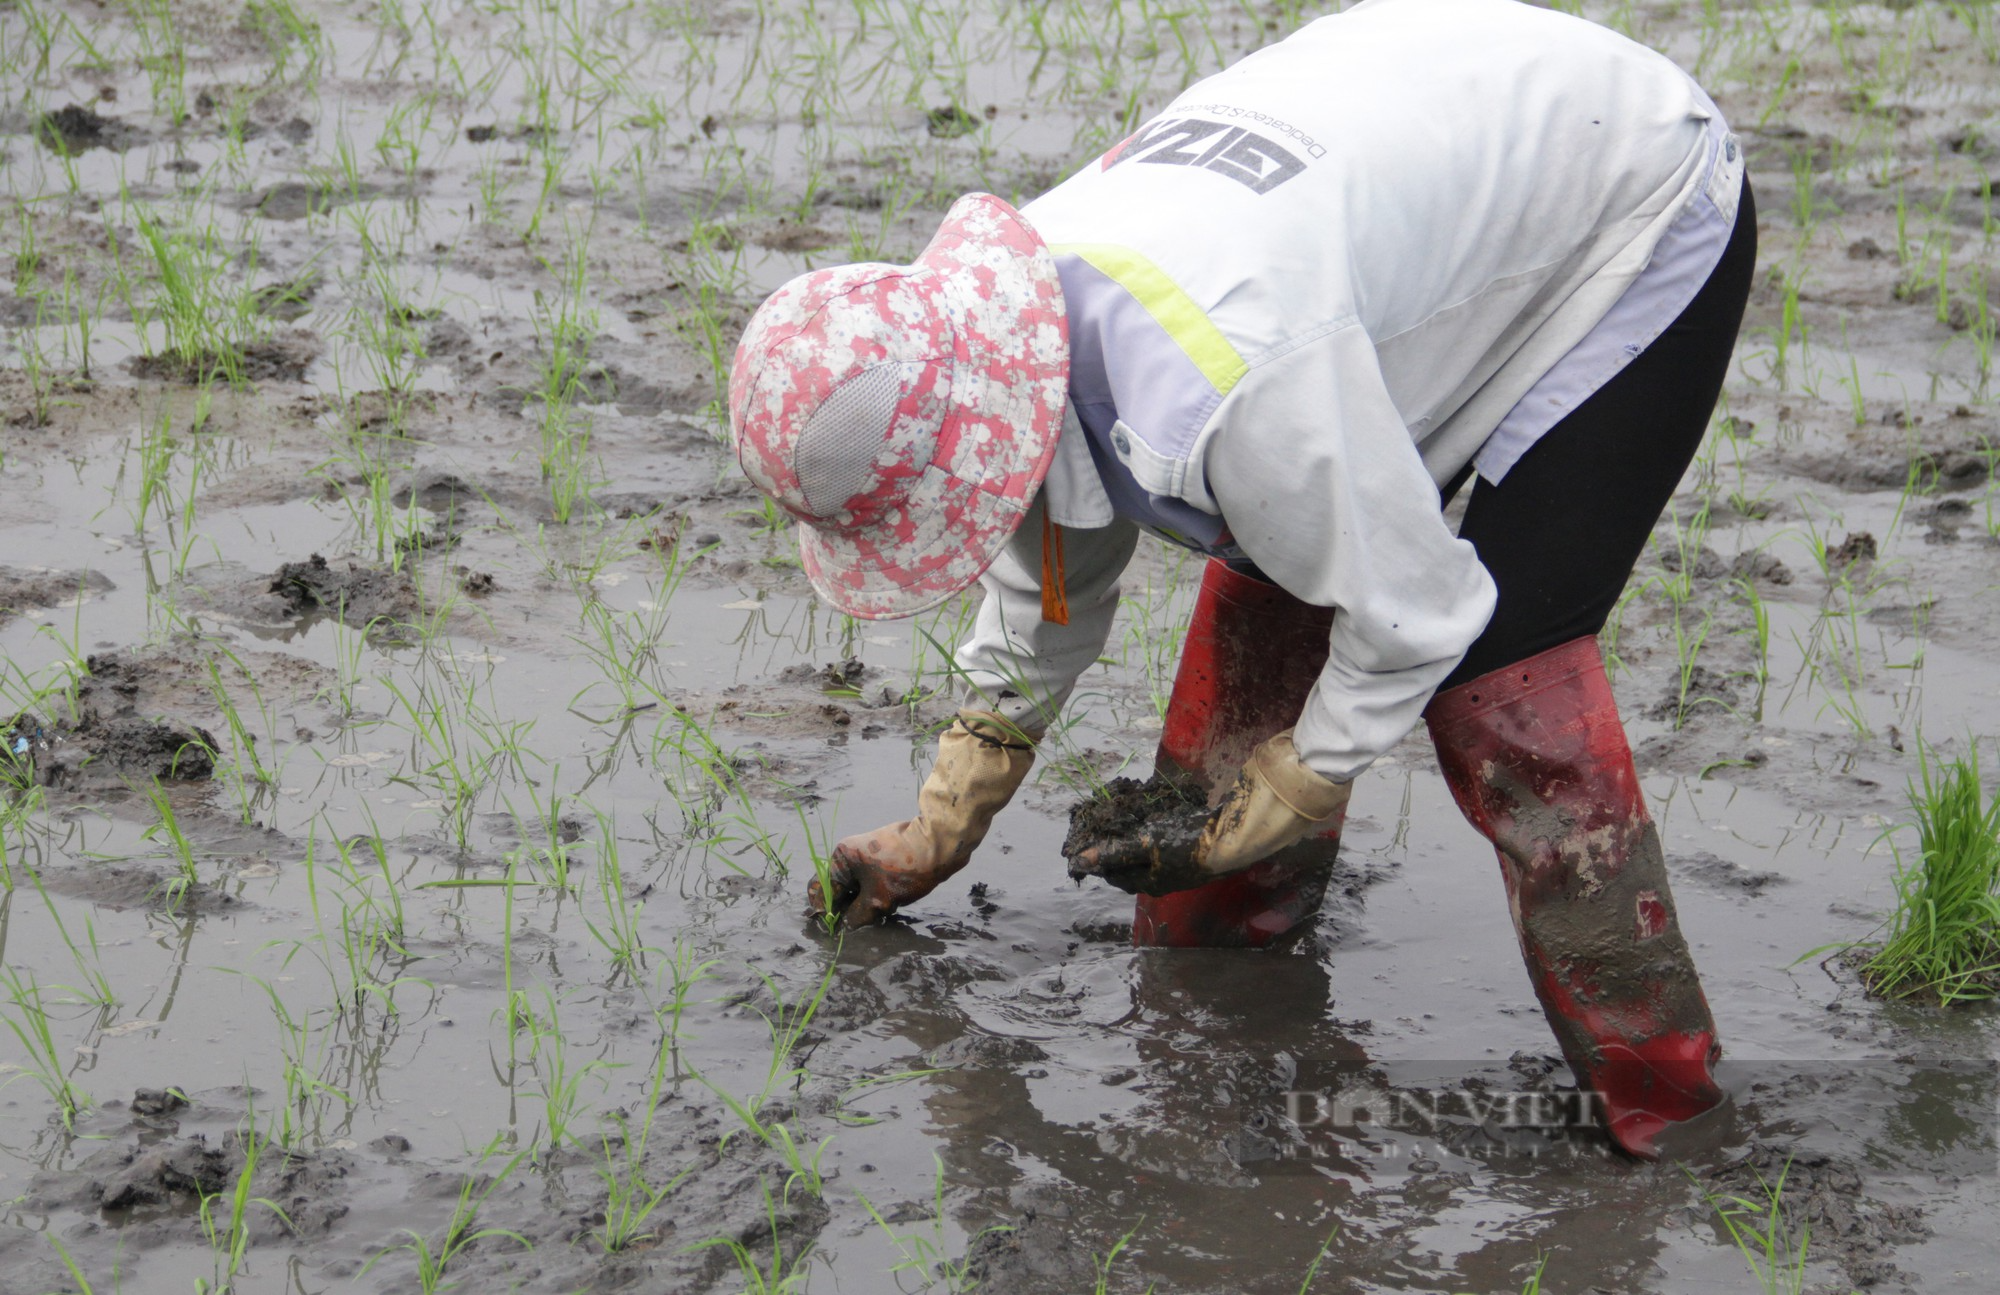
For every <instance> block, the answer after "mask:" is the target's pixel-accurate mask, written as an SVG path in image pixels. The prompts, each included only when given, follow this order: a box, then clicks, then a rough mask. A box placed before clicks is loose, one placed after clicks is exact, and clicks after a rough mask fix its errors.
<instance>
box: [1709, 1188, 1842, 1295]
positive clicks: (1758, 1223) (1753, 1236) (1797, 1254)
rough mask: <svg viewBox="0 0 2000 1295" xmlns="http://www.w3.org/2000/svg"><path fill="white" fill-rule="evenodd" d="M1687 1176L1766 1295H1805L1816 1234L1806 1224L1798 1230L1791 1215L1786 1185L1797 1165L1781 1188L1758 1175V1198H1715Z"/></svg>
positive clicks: (1714, 1193)
mask: <svg viewBox="0 0 2000 1295" xmlns="http://www.w3.org/2000/svg"><path fill="white" fill-rule="evenodd" d="M1681 1172H1682V1173H1684V1174H1686V1175H1687V1176H1688V1180H1689V1181H1690V1182H1692V1183H1694V1184H1695V1186H1696V1188H1697V1189H1698V1190H1700V1192H1701V1198H1702V1202H1703V1204H1705V1205H1707V1206H1708V1208H1709V1210H1710V1212H1711V1213H1712V1214H1713V1215H1714V1217H1715V1218H1716V1220H1717V1221H1718V1222H1720V1223H1721V1224H1722V1228H1723V1231H1724V1232H1725V1233H1726V1234H1727V1235H1728V1237H1729V1240H1730V1242H1731V1243H1732V1244H1734V1245H1735V1247H1736V1250H1737V1253H1738V1254H1740V1255H1742V1256H1743V1262H1744V1264H1746V1265H1747V1266H1748V1267H1749V1269H1750V1275H1751V1276H1752V1277H1753V1278H1754V1279H1755V1280H1756V1282H1757V1285H1758V1286H1759V1287H1760V1288H1761V1289H1762V1290H1764V1291H1765V1293H1766V1295H1801V1292H1803V1291H1804V1290H1805V1280H1806V1251H1807V1248H1808V1246H1809V1245H1810V1243H1811V1240H1812V1228H1811V1226H1810V1225H1809V1224H1807V1223H1805V1222H1803V1221H1801V1222H1800V1223H1798V1225H1797V1226H1796V1227H1794V1226H1793V1223H1792V1220H1791V1218H1790V1215H1789V1212H1788V1211H1787V1210H1786V1209H1785V1201H1784V1191H1785V1179H1786V1178H1787V1177H1788V1176H1790V1173H1791V1162H1790V1161H1789V1160H1788V1161H1786V1162H1785V1167H1784V1169H1782V1170H1780V1171H1779V1173H1778V1178H1777V1181H1776V1182H1767V1181H1766V1180H1765V1178H1764V1175H1763V1174H1761V1173H1757V1172H1756V1170H1755V1169H1753V1170H1752V1171H1751V1172H1752V1173H1753V1174H1756V1178H1757V1186H1758V1193H1759V1194H1758V1195H1757V1196H1756V1197H1747V1196H1738V1195H1735V1194H1733V1193H1731V1194H1721V1193H1716V1192H1712V1191H1709V1190H1708V1189H1706V1188H1704V1187H1702V1186H1701V1180H1700V1179H1698V1178H1696V1177H1695V1176H1694V1173H1693V1171H1692V1170H1690V1169H1688V1168H1687V1167H1686V1166H1685V1165H1683V1166H1682V1167H1681Z"/></svg>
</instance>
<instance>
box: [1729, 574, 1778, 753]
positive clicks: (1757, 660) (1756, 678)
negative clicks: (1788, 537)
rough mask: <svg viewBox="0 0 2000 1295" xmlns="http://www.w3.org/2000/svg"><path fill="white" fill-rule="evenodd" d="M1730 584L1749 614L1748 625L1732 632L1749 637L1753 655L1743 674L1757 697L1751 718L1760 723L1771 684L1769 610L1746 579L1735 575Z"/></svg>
mask: <svg viewBox="0 0 2000 1295" xmlns="http://www.w3.org/2000/svg"><path fill="white" fill-rule="evenodd" d="M1730 584H1731V586H1732V587H1733V588H1734V589H1735V590H1736V596H1737V600H1738V601H1739V602H1740V603H1741V604H1742V605H1743V607H1744V608H1745V610H1747V611H1748V612H1749V614H1750V620H1749V623H1748V624H1746V625H1741V626H1738V627H1737V628H1736V629H1735V630H1734V631H1732V632H1733V633H1736V634H1741V635H1743V636H1744V637H1745V638H1748V639H1749V640H1750V646H1751V649H1752V651H1753V652H1754V653H1755V656H1754V657H1753V659H1752V661H1751V665H1750V669H1749V670H1748V671H1745V672H1744V674H1745V676H1746V677H1747V678H1748V679H1749V680H1750V681H1751V682H1752V683H1754V684H1755V685H1756V686H1757V695H1756V697H1755V698H1754V699H1753V700H1752V702H1751V704H1750V717H1751V719H1753V720H1755V721H1757V722H1758V723H1760V724H1761V723H1762V722H1763V721H1764V693H1765V690H1766V689H1767V688H1769V687H1770V683H1771V609H1770V608H1769V607H1767V606H1765V605H1764V599H1763V597H1762V595H1760V594H1759V593H1758V592H1757V586H1756V585H1755V584H1753V583H1751V582H1750V581H1749V580H1747V579H1744V578H1743V577H1741V576H1738V577H1736V578H1735V579H1734V580H1732V581H1731V582H1730Z"/></svg>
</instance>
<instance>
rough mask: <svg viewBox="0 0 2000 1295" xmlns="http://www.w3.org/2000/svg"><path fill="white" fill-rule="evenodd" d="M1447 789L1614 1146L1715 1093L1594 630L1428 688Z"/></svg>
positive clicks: (1694, 995) (1694, 988)
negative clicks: (1494, 857) (1495, 866)
mask: <svg viewBox="0 0 2000 1295" xmlns="http://www.w3.org/2000/svg"><path fill="white" fill-rule="evenodd" d="M1424 717H1425V719H1427V720H1428V721H1429V723H1430V731H1431V738H1432V740H1433V741H1434V742H1435V743H1436V744H1437V753H1438V763H1439V764H1440V765H1441V766H1442V767H1443V769H1444V775H1445V779H1446V781H1447V782H1449V783H1450V785H1451V791H1452V795H1453V797H1454V798H1455V799H1456V800H1457V801H1458V807H1459V808H1460V809H1461V810H1463V811H1464V812H1465V817H1466V818H1467V819H1468V820H1470V821H1471V823H1472V825H1473V826H1474V827H1476V828H1478V829H1479V831H1480V832H1481V833H1483V834H1484V835H1485V836H1486V837H1487V838H1488V839H1490V840H1491V841H1492V842H1493V844H1494V846H1495V847H1496V848H1497V849H1498V851H1499V855H1500V869H1501V872H1502V874H1503V875H1504V876H1505V878H1506V882H1507V899H1508V904H1509V906H1510V907H1511V909H1512V910H1513V917H1514V928H1515V930H1516V932H1517V933H1518V934H1519V935H1520V938H1521V953H1522V956H1523V957H1524V958H1525V959H1526V960H1527V964H1528V974H1529V976H1530V977H1531V978H1532V979H1533V981H1534V984H1535V993H1536V995H1537V996H1538V997H1539V998H1540V999H1541V1003H1542V1010H1543V1011H1544V1012H1546V1013H1547V1014H1548V1018H1549V1024H1550V1025H1551V1026H1552V1027H1554V1029H1555V1034H1556V1039H1557V1041H1558V1042H1559V1043H1561V1045H1562V1050H1563V1055H1564V1057H1566V1058H1567V1059H1568V1060H1569V1064H1570V1069H1572V1070H1574V1071H1575V1072H1576V1077H1577V1082H1578V1083H1579V1084H1580V1085H1582V1086H1583V1087H1585V1088H1588V1089H1593V1090H1595V1091H1596V1093H1597V1094H1598V1100H1599V1102H1600V1103H1601V1104H1602V1113H1603V1117H1604V1121H1605V1124H1606V1126H1607V1127H1608V1129H1609V1131H1610V1133H1611V1137H1612V1139H1613V1141H1615V1142H1616V1143H1617V1144H1618V1145H1619V1146H1620V1147H1622V1148H1623V1149H1624V1150H1626V1151H1627V1152H1630V1153H1631V1154H1632V1155H1635V1156H1640V1157H1643V1158H1646V1159H1652V1158H1654V1157H1656V1156H1657V1155H1658V1154H1659V1152H1658V1150H1657V1148H1656V1147H1655V1146H1654V1142H1653V1140H1654V1138H1655V1137H1656V1136H1657V1135H1658V1134H1659V1133H1660V1131H1661V1130H1662V1129H1664V1128H1665V1127H1667V1126H1668V1125H1670V1124H1676V1123H1679V1122H1680V1121H1683V1120H1687V1119H1691V1118H1693V1117H1694V1116H1696V1115H1699V1114H1701V1113H1702V1112H1703V1111H1706V1110H1708V1109H1709V1108H1710V1107H1712V1106H1714V1105H1716V1104H1717V1103H1718V1102H1720V1101H1721V1100H1722V1094H1721V1091H1720V1089H1718V1088H1717V1086H1716V1083H1715V1079H1714V1075H1713V1069H1712V1068H1713V1064H1714V1062H1715V1061H1716V1059H1717V1058H1718V1057H1719V1056H1720V1055H1721V1048H1720V1046H1719V1045H1718V1044H1717V1042H1716V1038H1715V1021H1714V1019H1713V1018H1712V1017H1711V1016H1710V1015H1709V1010H1708V1000H1707V999H1706V998H1705V997H1703V995H1702V990H1701V981H1700V979H1699V977H1698V976H1697V975H1696V973H1695V967H1694V959H1693V957H1692V955H1690V953H1689V952H1688V946H1687V941H1686V940H1685V939H1683V938H1682V936H1681V931H1680V924H1679V922H1678V921H1677V920H1676V918H1675V916H1674V901H1673V896H1672V894H1671V893H1670V892H1669V890H1668V888H1667V870H1666V863H1665V860H1664V858H1663V857H1662V855H1661V852H1660V837H1659V833H1658V832H1657V831H1656V830H1655V829H1654V826H1653V822H1652V818H1651V816H1650V815H1649V814H1648V813H1647V812H1646V802H1645V796H1644V793H1643V792H1642V791H1641V789H1640V787H1639V775H1638V772H1637V770H1635V769H1634V768H1633V766H1632V749H1631V746H1630V744H1629V743H1628V742H1627V740H1626V736H1625V727H1624V725H1623V724H1622V723H1621V722H1620V721H1619V718H1618V708H1617V704H1616V703H1615V702H1614V701H1613V700H1612V696H1611V684H1610V681H1609V680H1608V679H1606V678H1605V675H1604V662H1603V658H1602V657H1601V656H1600V655H1599V654H1598V650H1597V640H1596V639H1594V638H1582V639H1577V640H1575V641H1574V642H1571V643H1566V644H1564V645H1562V646H1561V647H1557V648H1551V649H1550V650H1549V651H1547V652H1543V653H1540V654H1538V655H1536V656H1532V657H1529V658H1528V659H1527V660H1525V661H1520V662H1516V663H1515V664H1514V665H1511V666H1508V667H1506V668H1504V669H1501V670H1495V671H1493V672H1492V673H1490V674H1486V675H1483V676H1481V677H1480V678H1478V679H1475V680H1473V681H1472V682H1470V683H1467V684H1461V685H1460V686H1458V687H1456V688H1453V689H1451V690H1450V691H1448V692H1443V693H1440V694H1438V695H1437V697H1435V698H1434V699H1432V701H1431V704H1430V707H1429V709H1428V710H1426V711H1425V713H1424Z"/></svg>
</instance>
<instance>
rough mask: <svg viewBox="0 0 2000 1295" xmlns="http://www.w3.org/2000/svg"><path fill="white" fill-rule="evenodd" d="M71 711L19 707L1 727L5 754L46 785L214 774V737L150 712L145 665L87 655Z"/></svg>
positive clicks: (104, 785) (69, 787) (79, 787)
mask: <svg viewBox="0 0 2000 1295" xmlns="http://www.w3.org/2000/svg"><path fill="white" fill-rule="evenodd" d="M85 667H86V669H87V671H88V673H87V674H86V675H85V676H84V677H83V679H82V680H81V681H80V682H79V683H78V684H77V690H76V700H75V706H74V710H73V713H72V715H71V716H67V717H64V716H57V717H49V716H42V715H35V714H32V713H27V712H24V713H22V714H20V715H18V716H16V717H15V718H14V719H13V720H12V721H10V722H9V723H8V724H7V726H6V727H5V728H4V729H0V740H4V742H5V754H6V755H7V757H9V758H11V759H12V760H14V761H16V762H17V763H19V764H23V765H25V766H26V767H27V769H28V772H29V776H31V777H32V778H33V780H34V781H35V782H37V783H40V784H41V785H43V786H45V787H51V788H58V789H61V790H65V791H96V790H109V789H112V788H117V787H123V786H126V785H129V784H132V783H147V782H153V781H159V782H198V781H202V780H205V779H207V778H210V777H213V776H214V774H215V753H216V752H218V751H220V750H221V749H222V747H221V744H219V743H218V742H217V741H216V740H215V735H214V734H213V733H210V732H209V731H208V730H207V729H205V728H202V727H200V726H199V725H195V724H189V723H185V722H183V721H181V720H178V719H175V718H172V717H167V716H162V715H158V714H153V713H150V711H149V709H147V708H146V707H147V705H148V704H149V703H150V701H151V699H150V698H149V697H147V696H146V694H145V690H144V678H145V675H146V673H147V672H146V670H145V668H144V666H143V665H140V664H135V663H132V662H129V661H127V660H125V659H124V658H123V657H121V656H120V655H119V654H117V653H105V654H103V655H100V656H93V657H90V658H89V659H88V660H87V661H86V662H85Z"/></svg>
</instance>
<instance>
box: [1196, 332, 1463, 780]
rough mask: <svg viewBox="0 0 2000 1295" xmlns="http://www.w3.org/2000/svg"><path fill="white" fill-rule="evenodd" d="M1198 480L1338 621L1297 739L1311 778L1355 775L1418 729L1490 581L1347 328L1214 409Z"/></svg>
mask: <svg viewBox="0 0 2000 1295" xmlns="http://www.w3.org/2000/svg"><path fill="white" fill-rule="evenodd" d="M1212 425H1213V427H1214V429H1215V430H1214V431H1213V432H1212V433H1211V435H1210V440H1209V443H1208V446H1207V448H1206V450H1205V452H1204V458H1203V466H1204V468H1205V470H1206V472H1207V475H1208V484H1209V489H1210V492H1211V493H1212V494H1213V496H1214V498H1215V501H1216V503H1217V505H1218V506H1219V507H1220V509H1221V511H1222V515H1223V517H1224V518H1225V519H1226V520H1227V521H1228V524H1229V529H1230V532H1231V534H1232V535H1233V536H1234V537H1235V539H1236V542H1237V543H1238V544H1239V545H1241V546H1242V548H1243V550H1244V552H1246V553H1247V554H1248V555H1249V556H1250V558H1251V560H1252V561H1254V562H1255V563H1256V564H1257V565H1258V566H1259V567H1260V568H1262V570H1263V571H1264V572H1265V574H1267V575H1269V576H1270V577H1271V579H1273V580H1275V581H1276V582H1277V583H1278V584H1279V585H1281V586H1283V587H1284V588H1285V589H1286V590H1288V591H1289V592H1291V593H1292V594H1294V595H1295V596H1297V597H1299V598H1301V599H1303V600H1304V601H1306V602H1309V603H1313V604H1316V605H1318V606H1323V607H1325V606H1330V607H1334V608H1337V609H1338V611H1337V614H1336V615H1335V616H1334V620H1333V631H1332V641H1331V643H1330V645H1329V652H1328V654H1327V661H1326V668H1325V669H1324V670H1323V671H1322V672H1321V673H1320V677H1319V681H1318V682H1317V683H1316V684H1315V685H1314V686H1313V690H1312V694H1311V696H1310V697H1309V698H1308V699H1307V701H1306V705H1305V710H1304V712H1303V713H1302V714H1301V715H1300V716H1299V720H1298V725H1297V728H1296V730H1295V731H1294V733H1293V741H1294V742H1295V743H1296V744H1297V746H1298V749H1299V754H1300V756H1301V757H1302V758H1303V759H1304V760H1305V762H1306V764H1307V765H1308V767H1310V768H1312V769H1313V770H1314V771H1315V772H1317V773H1320V774H1322V775H1324V776H1326V777H1328V778H1332V779H1335V780H1336V781H1343V782H1344V781H1347V780H1349V779H1352V778H1353V777H1354V776H1355V775H1356V774H1359V773H1360V772H1361V771H1362V770H1363V769H1365V768H1367V767H1368V765H1369V764H1370V763H1371V762H1373V761H1374V760H1375V759H1376V758H1377V757H1378V756H1380V755H1382V754H1383V753H1384V752H1386V751H1388V750H1389V748H1391V747H1392V746H1394V745H1395V744H1396V743H1397V742H1399V741H1401V740H1402V738H1403V736H1404V734H1406V733H1408V732H1409V731H1410V729H1411V728H1413V727H1415V725H1416V722H1417V720H1418V718H1419V717H1420V716H1421V715H1422V714H1423V709H1424V706H1425V705H1426V703H1428V702H1429V700H1430V697H1431V694H1432V693H1433V692H1434V691H1436V689H1437V686H1438V684H1440V683H1442V682H1443V681H1444V678H1445V676H1446V675H1448V674H1450V673H1451V671H1452V668H1453V667H1454V666H1456V665H1457V664H1458V662H1459V660H1460V659H1461V658H1462V657H1463V656H1464V655H1465V651H1466V649H1467V648H1469V647H1471V646H1472V643H1473V640H1474V639H1476V638H1478V637H1479V634H1480V631H1482V630H1483V629H1485V628H1486V622H1487V620H1488V619H1489V618H1490V617H1491V616H1492V614H1493V606H1494V602H1495V597H1496V595H1495V591H1494V587H1493V580H1492V578H1491V577H1490V576H1488V575H1487V573H1486V569H1485V568H1484V567H1483V566H1481V565H1480V563H1479V559H1478V556H1477V555H1476V554H1475V552H1474V551H1473V547H1472V545H1471V544H1470V543H1468V542H1466V541H1464V540H1461V539H1459V538H1457V537H1456V536H1454V535H1453V534H1452V533H1451V528H1450V527H1449V526H1447V525H1446V524H1445V520H1444V516H1443V511H1442V509H1441V508H1440V507H1439V501H1438V490H1437V486H1436V484H1435V483H1434V482H1433V481H1432V480H1431V477H1430V474H1429V473H1428V472H1427V471H1426V470H1425V469H1424V465H1423V462H1422V460H1421V459H1420V458H1419V456H1418V454H1417V449H1416V445H1415V443H1414V442H1413V441H1412V440H1411V438H1410V433H1409V429H1408V427H1407V426H1406V425H1405V423H1404V421H1403V418H1402V415H1401V414H1400V413H1399V412H1398V411H1397V409H1396V407H1395V405H1394V403H1393V402H1392V401H1391V399H1390V397H1389V393H1388V390H1387V389H1386V387H1385V386H1384V385H1383V381H1382V375H1381V370H1380V368H1379V366H1378V365H1377V363H1376V359H1375V348H1374V344H1373V343H1372V341H1371V340H1370V339H1369V337H1368V335H1367V333H1366V332H1365V331H1364V330H1363V329H1362V328H1361V327H1360V326H1359V325H1349V326H1347V327H1345V328H1341V329H1339V330H1337V331H1335V332H1332V333H1330V334H1327V335H1324V336H1322V337H1319V338H1317V339H1314V340H1312V341H1310V342H1308V343H1306V344H1304V345H1301V346H1298V347H1296V348H1294V349H1293V350H1292V351H1290V352H1288V353H1286V354H1284V355H1281V356H1278V357H1276V358H1273V359H1271V360H1267V361H1265V362H1264V363H1263V364H1260V365H1258V366H1257V367H1256V368H1254V369H1252V370H1251V372H1250V373H1249V374H1247V375H1246V376H1245V377H1244V379H1243V381H1242V382H1240V383H1239V384H1238V385H1237V387H1236V389H1235V390H1234V391H1232V392H1231V393H1230V394H1229V396H1228V397H1227V398H1226V399H1225V400H1224V401H1223V403H1222V405H1221V406H1220V407H1219V408H1218V409H1217V411H1216V414H1215V418H1214V420H1213V424H1212Z"/></svg>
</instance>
